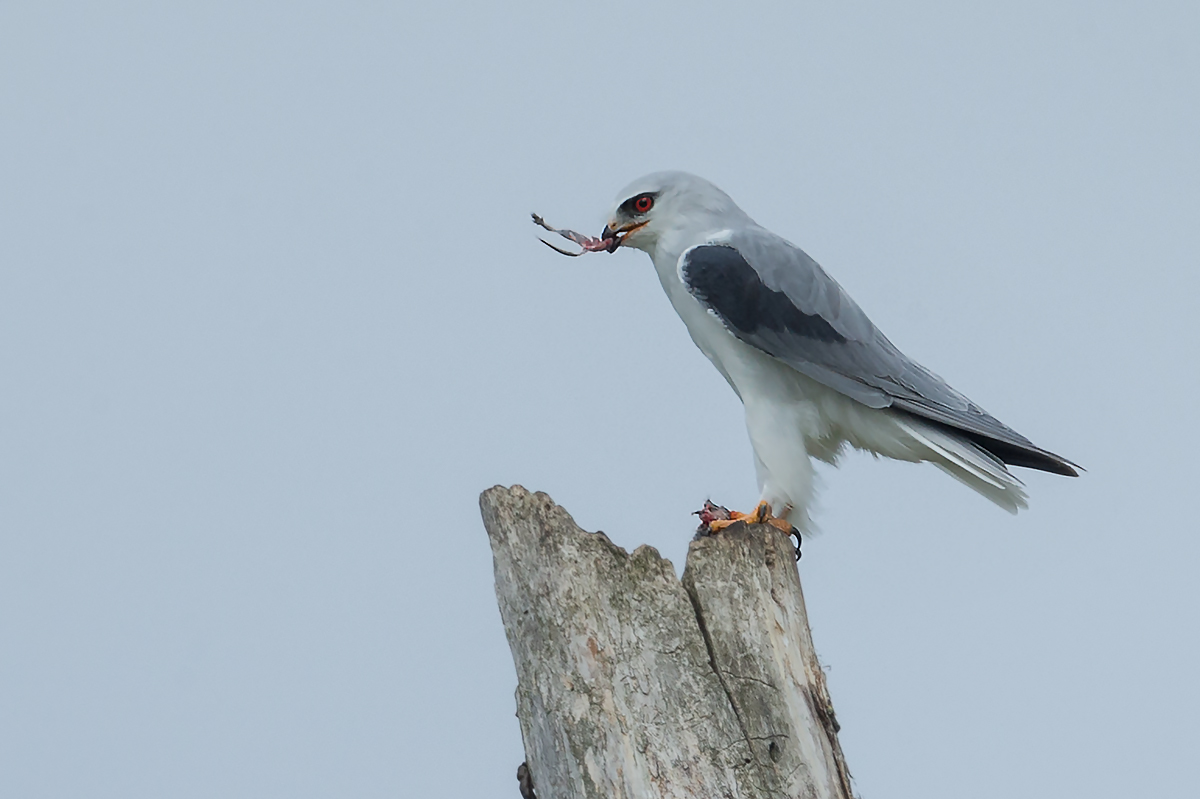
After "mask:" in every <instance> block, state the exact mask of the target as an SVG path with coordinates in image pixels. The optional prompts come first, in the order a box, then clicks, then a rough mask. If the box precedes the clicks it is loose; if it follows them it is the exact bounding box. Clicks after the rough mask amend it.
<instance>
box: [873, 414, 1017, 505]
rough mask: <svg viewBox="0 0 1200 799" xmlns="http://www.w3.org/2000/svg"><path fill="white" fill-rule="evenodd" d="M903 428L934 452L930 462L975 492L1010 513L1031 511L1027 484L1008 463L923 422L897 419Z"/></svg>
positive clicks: (966, 441)
mask: <svg viewBox="0 0 1200 799" xmlns="http://www.w3.org/2000/svg"><path fill="white" fill-rule="evenodd" d="M897 421H898V422H899V423H900V426H901V427H903V428H904V429H905V431H907V432H908V434H909V435H911V436H912V437H913V438H914V439H916V441H917V442H919V443H920V444H921V445H923V446H924V447H925V448H926V449H928V450H929V451H930V457H929V458H928V460H929V462H930V463H932V464H933V465H935V466H937V467H938V468H939V469H941V470H942V471H943V472H945V473H946V474H948V475H950V476H951V477H953V478H954V479H956V480H958V481H959V482H961V483H963V484H964V485H966V486H968V487H969V488H972V489H974V490H975V491H977V492H978V493H980V494H982V495H983V496H985V497H987V498H988V499H990V500H991V501H992V502H994V503H996V504H997V505H999V506H1000V507H1002V508H1004V509H1005V510H1006V511H1008V512H1009V513H1016V512H1017V511H1019V510H1021V509H1022V508H1027V507H1029V502H1028V495H1027V494H1026V493H1025V484H1024V483H1022V482H1021V481H1020V480H1018V479H1017V478H1016V477H1014V476H1013V473H1012V472H1010V471H1009V470H1008V468H1007V467H1006V466H1005V465H1004V462H1003V461H1001V460H1000V459H999V458H996V457H995V456H993V455H992V454H991V453H990V452H986V451H984V450H982V449H980V448H979V447H977V446H976V445H975V444H973V443H971V442H970V441H969V440H968V439H966V438H963V437H960V436H957V435H955V434H954V433H953V432H951V431H950V430H947V429H945V428H941V427H935V426H933V425H930V424H926V423H924V422H922V421H920V420H919V419H915V418H909V419H897Z"/></svg>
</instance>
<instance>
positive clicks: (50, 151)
mask: <svg viewBox="0 0 1200 799" xmlns="http://www.w3.org/2000/svg"><path fill="white" fill-rule="evenodd" d="M103 5H104V6H105V7H104V8H103V9H101V8H98V7H97V5H95V4H87V5H85V4H59V3H53V2H44V1H40V2H36V3H34V2H7V3H5V4H3V6H0V108H2V112H0V374H2V375H3V386H4V387H3V390H0V642H2V643H0V794H2V795H4V796H14V797H16V796H20V797H79V796H114V797H163V796H170V797H213V796H222V797H262V796H288V797H324V796H361V797H375V796H378V797H384V796H414V797H415V796H450V797H459V796H461V797H506V796H507V797H515V796H516V784H515V780H514V778H513V773H514V770H515V768H516V766H517V764H518V763H520V761H521V759H522V753H521V744H520V736H519V731H518V727H517V723H516V720H515V718H514V716H513V713H514V703H513V696H512V692H513V689H514V687H515V677H514V673H513V669H512V665H511V660H510V657H509V653H508V647H507V643H506V641H505V639H504V634H503V630H502V628H501V625H500V619H499V614H498V613H497V611H496V607H495V599H494V595H493V592H492V575H491V558H490V553H489V551H488V547H487V541H486V537H485V535H484V533H483V529H482V525H481V523H480V521H479V518H478V511H477V506H476V497H477V495H478V493H479V491H480V490H482V489H483V488H486V487H488V486H490V485H492V484H495V483H505V484H507V483H513V482H520V483H522V484H523V485H525V486H527V487H529V488H531V489H539V490H544V491H548V492H549V493H550V494H551V495H552V496H553V497H554V498H555V499H556V500H557V501H558V502H559V503H561V504H563V505H564V506H565V507H567V508H568V509H569V510H570V511H571V512H572V513H573V514H574V516H575V518H576V520H577V521H579V523H580V524H581V525H583V526H584V527H586V528H588V529H603V530H605V531H606V532H608V533H609V534H610V535H611V536H612V538H613V539H614V540H616V541H617V542H618V543H620V544H623V545H625V546H627V547H633V546H635V545H637V544H639V543H642V542H647V543H650V544H653V545H654V546H656V547H658V548H659V550H660V551H662V552H663V553H664V554H665V555H667V556H668V557H670V558H671V559H672V560H673V561H674V562H675V563H676V565H677V566H681V565H682V561H683V555H684V553H685V551H686V546H687V542H688V540H689V538H690V535H691V530H692V524H693V521H692V520H691V519H690V518H689V516H688V513H689V512H691V511H692V510H694V509H696V508H697V507H699V505H700V503H701V502H702V501H703V500H704V499H705V497H707V496H712V497H713V498H714V499H716V500H718V501H721V502H723V503H725V504H729V505H732V506H735V507H737V506H746V505H749V504H750V503H751V502H752V501H753V500H754V499H755V497H756V492H755V488H754V482H753V468H752V465H751V463H752V462H751V455H750V449H749V444H748V442H747V440H746V436H745V432H744V429H743V425H742V420H741V411H740V408H739V406H738V404H737V400H736V398H735V397H734V396H733V394H732V392H731V391H730V390H729V389H728V387H727V386H726V385H725V384H724V382H723V381H722V379H721V378H720V376H719V375H718V374H717V373H716V371H715V370H714V369H713V368H712V367H711V366H710V365H709V364H708V363H707V361H705V360H704V358H703V356H702V355H701V354H700V353H699V352H698V351H696V350H695V348H694V347H693V346H692V344H691V342H690V341H689V340H688V338H687V335H686V333H685V331H684V329H683V326H682V324H681V323H680V321H679V320H678V319H677V318H676V317H675V315H674V314H673V312H672V311H671V309H670V307H669V305H668V304H667V301H666V299H665V298H664V297H663V296H662V292H661V290H660V288H659V287H658V285H657V281H656V279H655V277H654V275H653V272H652V270H651V267H650V263H649V260H648V259H647V258H646V256H645V255H643V254H641V253H635V252H622V253H619V254H617V255H614V256H593V257H588V258H581V259H578V260H568V259H565V258H561V257H559V256H557V255H555V254H554V253H552V252H550V251H549V250H547V249H546V248H545V247H543V246H542V245H541V244H539V243H537V240H536V237H535V232H536V231H535V230H534V229H533V226H532V225H531V224H530V223H529V221H528V214H529V212H530V211H535V210H536V211H538V212H539V213H541V214H543V215H544V216H546V218H547V219H548V220H549V221H551V222H552V223H553V224H557V225H562V226H567V227H572V228H576V229H579V230H586V231H588V232H591V233H596V232H598V230H599V228H600V226H601V225H602V224H603V222H604V212H605V210H606V209H607V207H608V204H609V202H610V201H611V200H612V196H613V194H614V192H615V191H616V190H618V189H619V188H620V187H621V186H623V185H625V184H626V183H627V182H628V181H629V180H631V179H633V178H635V177H637V176H639V175H641V174H642V173H645V172H649V171H652V170H656V169H663V168H682V169H687V170H690V171H694V172H697V173H699V174H702V175H704V176H706V177H708V178H710V179H711V180H713V181H715V182H716V183H717V184H718V185H720V186H722V187H723V188H724V189H726V190H727V191H728V192H729V193H730V194H732V195H733V197H734V198H735V199H736V200H738V201H739V203H740V204H741V205H742V206H743V207H744V208H745V209H746V210H747V211H748V212H749V213H750V214H751V215H753V216H754V217H755V218H756V219H757V220H758V221H759V222H761V223H762V224H764V225H766V226H768V227H770V228H772V229H774V230H775V231H777V232H779V233H780V234H782V235H784V236H786V237H788V238H790V239H792V240H793V241H795V242H796V243H798V244H800V245H801V246H802V247H804V248H805V249H806V250H807V251H808V252H809V253H810V254H811V255H813V256H814V257H815V258H816V259H817V260H818V261H820V262H821V263H822V264H823V265H824V266H825V267H826V269H827V270H829V271H830V272H831V273H832V274H833V275H834V276H835V277H836V278H837V279H838V280H839V281H840V282H841V283H842V284H843V285H844V286H845V287H846V288H847V289H848V290H849V291H850V292H851V294H853V296H854V297H855V298H856V299H857V300H858V301H859V303H860V304H861V305H862V306H863V307H864V309H866V311H867V312H868V313H869V314H870V315H871V316H872V318H873V319H874V321H875V322H876V323H877V324H878V325H879V326H880V327H881V328H883V330H884V331H885V332H887V334H888V335H889V336H890V337H891V338H892V340H893V341H894V342H895V343H896V344H897V345H898V346H900V347H901V348H902V349H904V350H905V351H906V352H907V353H908V354H909V355H911V356H913V357H914V358H916V359H918V360H920V361H921V362H923V363H924V364H926V365H927V366H929V367H930V368H932V369H934V370H935V371H937V372H938V373H940V374H941V375H943V376H944V377H945V378H947V380H949V381H950V383H951V384H952V385H954V386H955V387H957V388H958V389H960V390H962V391H963V392H965V393H966V394H968V395H969V396H970V397H972V398H973V399H975V400H976V401H977V402H979V403H981V404H982V405H983V406H984V407H986V408H988V410H989V411H991V412H992V413H994V414H995V415H997V416H998V417H999V418H1000V419H1002V420H1004V421H1005V422H1007V423H1008V424H1010V425H1012V426H1013V427H1015V428H1016V429H1018V430H1019V431H1021V432H1022V433H1024V434H1026V435H1028V436H1029V437H1031V438H1032V439H1033V440H1034V441H1036V442H1037V443H1039V444H1041V445H1043V446H1045V447H1048V448H1050V449H1053V450H1055V451H1057V452H1061V453H1063V454H1064V455H1066V456H1068V457H1070V458H1072V459H1073V460H1076V461H1078V462H1079V463H1081V464H1083V465H1084V466H1085V467H1087V468H1088V470H1089V471H1088V473H1087V474H1086V475H1085V476H1084V477H1082V478H1081V479H1078V480H1065V479H1062V478H1055V477H1051V476H1046V475H1041V474H1030V473H1026V474H1025V475H1023V476H1024V477H1026V478H1027V482H1028V484H1029V489H1030V494H1031V500H1032V501H1031V509H1030V511H1029V512H1028V513H1025V514H1022V515H1021V516H1019V517H1016V518H1013V517H1010V516H1008V515H1007V514H1005V513H1003V512H1001V511H999V510H997V509H996V508H994V507H992V506H991V505H990V504H989V503H987V502H986V501H984V500H983V499H981V498H979V497H978V496H975V495H974V494H972V493H971V492H970V491H968V490H966V489H965V488H963V487H962V486H960V485H958V484H957V483H955V482H954V481H952V480H950V479H948V478H946V477H945V476H944V475H943V474H941V473H940V472H938V471H937V470H935V469H933V468H931V467H928V466H925V467H914V466H907V465H901V464H895V463H890V462H876V461H873V460H871V459H870V458H867V457H864V456H861V455H859V456H851V457H848V458H847V459H846V461H845V463H844V466H843V467H842V468H841V469H839V470H836V471H834V470H825V471H824V472H823V482H824V485H825V488H824V491H823V493H822V495H821V503H820V506H819V508H818V510H817V520H818V522H819V523H820V525H821V527H822V528H823V530H824V533H823V534H822V535H821V536H819V537H818V538H816V539H815V540H813V541H811V542H809V543H808V544H807V546H806V551H805V557H804V560H803V562H802V564H801V573H802V577H803V580H804V585H805V589H806V592H807V597H808V602H809V612H810V616H811V620H812V624H813V632H814V635H815V638H816V642H817V646H818V649H819V650H820V653H821V656H822V658H823V660H824V661H825V662H826V663H827V664H828V666H829V668H830V672H829V677H830V687H831V691H832V694H833V699H834V701H835V703H836V706H837V711H838V716H839V719H840V720H841V722H842V726H843V733H842V743H843V746H844V748H845V751H846V755H847V758H848V760H849V763H850V766H851V768H852V770H853V772H854V774H855V776H856V779H857V782H856V785H857V788H858V790H859V791H860V792H861V793H862V794H863V795H864V796H866V797H882V796H889V797H916V796H921V797H955V799H958V798H959V797H963V796H970V797H1011V796H1022V797H1042V796H1044V797H1060V796H1065V795H1073V796H1089V797H1125V796H1133V795H1137V796H1152V795H1159V796H1168V795H1176V796H1178V795H1185V794H1186V793H1188V792H1189V791H1190V790H1191V789H1192V788H1193V786H1194V776H1195V752H1196V749H1197V747H1198V746H1200V721H1198V720H1200V688H1198V687H1197V686H1198V684H1200V683H1198V682H1197V680H1196V675H1197V674H1198V673H1200V640H1198V638H1197V634H1196V630H1197V628H1198V626H1200V625H1198V622H1197V609H1198V604H1200V602H1198V600H1200V589H1198V588H1197V584H1196V578H1195V572H1196V563H1197V561H1198V560H1200V542H1198V539H1197V536H1196V534H1195V533H1196V528H1197V523H1196V520H1195V516H1194V514H1195V511H1194V507H1195V501H1194V495H1195V488H1194V485H1193V482H1194V476H1195V474H1196V467H1195V464H1194V460H1193V456H1192V451H1193V449H1194V448H1195V447H1196V446H1197V444H1200V440H1198V439H1200V430H1198V426H1200V425H1198V423H1197V417H1196V413H1195V411H1194V408H1193V406H1194V403H1195V398H1196V396H1197V392H1198V390H1200V379H1198V377H1197V375H1198V372H1197V366H1196V363H1197V352H1198V345H1200V341H1198V338H1200V337H1198V335H1197V333H1196V328H1195V325H1194V319H1195V310H1194V309H1195V303H1196V298H1197V296H1198V294H1200V277H1198V274H1197V253H1200V233H1198V231H1200V224H1198V222H1200V148H1198V147H1197V142H1200V56H1198V54H1197V53H1198V51H1197V49H1196V47H1195V40H1196V36H1197V33H1198V32H1200V11H1197V7H1196V5H1195V4H1194V3H1183V2H1180V3H1150V4H1132V3H1130V4H1124V7H1122V6H1121V5H1118V4H1112V3H1094V2H1091V3H1084V2H1063V3H1055V4H1049V6H1048V4H1045V3H1033V2H1015V3H1003V4H994V3H993V4H978V3H975V4H963V3H929V2H914V3H905V4H902V5H903V7H902V8H901V7H900V6H901V4H878V3H877V4H872V7H866V6H863V7H859V8H856V9H849V8H846V7H843V6H836V7H835V6H833V5H830V4H823V5H821V6H819V7H818V6H815V5H814V4H785V3H775V4H766V3H751V4H743V7H742V8H741V10H740V11H738V12H736V13H734V12H732V11H731V10H730V6H728V4H711V5H705V4H695V3H686V4H684V3H676V4H667V3H663V4H640V3H623V2H610V3H606V4H603V5H592V6H584V5H582V4H581V5H578V6H576V5H569V4H563V3H550V2H546V3H541V4H534V3H524V4H515V3H506V4H483V3H477V4H453V3H444V4H439V5H437V6H436V7H435V6H433V5H432V4H429V5H427V6H415V5H414V4H374V3H326V4H318V3H278V4H274V5H271V4H246V3H220V2H213V0H206V2H204V3H193V4H184V3H173V4H168V7H163V5H162V4H152V3H107V4H103ZM189 6H190V7H189Z"/></svg>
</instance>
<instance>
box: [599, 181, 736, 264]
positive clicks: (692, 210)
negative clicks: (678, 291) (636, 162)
mask: <svg viewBox="0 0 1200 799" xmlns="http://www.w3.org/2000/svg"><path fill="white" fill-rule="evenodd" d="M737 222H743V223H750V224H753V223H752V222H751V220H750V217H748V216H746V214H745V212H744V211H742V209H741V208H738V207H737V204H736V203H734V201H733V200H732V199H730V197H729V195H728V194H726V193H725V192H723V191H721V190H720V189H718V188H717V187H716V186H714V185H713V184H711V183H709V182H708V181H707V180H705V179H704V178H700V177H696V176H695V175H691V174H688V173H687V172H655V173H653V174H651V175H646V176H645V177H643V178H639V179H637V180H635V181H634V182H633V183H630V184H629V185H628V186H627V187H626V188H625V189H624V190H622V191H621V193H620V194H618V195H617V200H616V202H615V203H614V205H613V210H612V212H611V213H610V214H609V218H608V225H607V226H606V227H605V228H604V233H603V234H602V238H604V239H609V240H611V241H612V242H613V243H612V244H611V245H610V246H609V251H610V252H612V251H613V250H616V248H617V247H620V246H626V247H633V248H635V249H638V250H643V251H645V252H648V253H651V254H653V253H654V249H655V248H656V247H657V246H658V244H659V242H660V241H661V240H663V239H664V238H669V237H670V235H671V234H672V233H681V232H687V231H702V230H719V229H721V228H725V227H729V226H730V224H733V223H737Z"/></svg>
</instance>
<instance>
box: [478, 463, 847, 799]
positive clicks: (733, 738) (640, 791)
mask: <svg viewBox="0 0 1200 799" xmlns="http://www.w3.org/2000/svg"><path fill="white" fill-rule="evenodd" d="M480 507H481V510H482V512H483V519H484V525H485V527H486V528H487V532H488V538H489V540H490V541H491V546H492V555H493V559H494V565H495V578H496V597H497V600H498V602H499V605H500V614H501V618H502V619H503V621H504V627H505V632H506V633H507V636H508V641H509V645H510V648H511V649H512V655H513V661H514V663H515V665H516V671H517V683H518V684H517V715H518V717H519V719H520V724H521V736H522V739H523V741H524V744H525V754H526V761H527V768H526V770H525V771H524V772H523V774H524V776H525V778H526V779H525V780H524V781H523V785H526V784H527V787H529V789H530V790H531V791H536V793H537V796H538V797H540V799H558V798H559V797H588V798H589V799H590V798H591V797H595V799H601V797H603V799H619V798H622V797H628V799H647V798H650V799H657V798H658V797H673V798H674V797H678V798H679V799H683V798H684V797H688V798H689V799H691V798H692V797H725V796H729V797H742V798H743V799H758V797H762V798H763V799H766V797H793V796H805V797H815V798H816V799H825V798H826V797H830V798H831V799H832V798H834V797H836V798H838V799H850V797H851V795H852V794H851V791H850V778H849V772H848V771H847V769H846V765H845V761H844V759H843V757H842V752H841V747H840V745H839V744H838V740H837V729H838V727H837V722H836V720H835V717H834V714H833V705H832V703H831V702H830V700H829V694H828V691H827V690H826V686H825V675H824V672H823V671H822V670H821V667H820V664H819V663H818V661H817V657H816V653H815V651H814V650H813V645H812V637H811V634H810V632H809V628H808V620H807V616H806V613H805V608H804V597H803V593H802V592H801V589H800V580H799V575H798V573H797V571H796V564H795V559H794V550H793V547H792V545H791V543H790V541H789V539H788V537H787V535H786V534H785V533H784V532H782V531H781V530H779V529H777V528H775V527H772V526H770V525H766V524H735V525H732V526H729V527H727V528H726V529H724V530H723V531H722V532H721V533H719V534H717V535H712V536H706V537H702V538H699V539H697V540H695V541H693V542H692V544H691V546H690V549H689V552H688V558H687V566H686V568H685V570H684V575H683V579H682V580H680V579H679V578H678V577H677V576H676V574H675V569H674V567H673V566H672V565H671V563H670V562H669V561H667V560H665V559H664V558H662V557H660V556H659V554H658V552H656V551H655V550H654V549H653V548H651V547H647V546H642V547H639V548H637V549H636V550H635V551H634V552H633V553H628V552H626V551H625V550H624V549H622V548H621V547H618V546H616V545H615V544H613V543H612V542H611V541H610V540H609V539H608V537H607V536H606V535H604V534H603V533H588V532H585V531H583V530H581V529H580V528H579V527H578V526H576V525H575V523H574V521H573V520H572V519H571V517H570V515H569V514H568V513H567V512H566V511H565V510H563V509H562V508H560V507H558V506H557V505H555V504H554V502H553V501H551V499H550V498H549V497H548V496H546V495H545V494H540V493H536V494H535V493H530V492H528V491H526V490H525V489H524V488H521V487H520V486H514V487H512V488H502V487H496V488H492V489H489V490H488V491H485V492H484V493H483V495H482V496H481V497H480Z"/></svg>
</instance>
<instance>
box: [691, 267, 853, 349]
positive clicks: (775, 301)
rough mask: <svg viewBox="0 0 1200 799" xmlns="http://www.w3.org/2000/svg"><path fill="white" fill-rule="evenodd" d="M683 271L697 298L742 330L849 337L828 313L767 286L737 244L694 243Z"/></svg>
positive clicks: (834, 340)
mask: <svg viewBox="0 0 1200 799" xmlns="http://www.w3.org/2000/svg"><path fill="white" fill-rule="evenodd" d="M679 271H680V273H681V274H682V276H683V282H684V284H685V285H686V286H687V287H688V290H689V291H691V293H692V294H693V295H694V296H695V297H696V299H698V300H700V301H701V302H703V303H704V304H705V305H707V306H708V307H709V308H712V309H713V311H715V312H716V314H717V315H718V316H720V317H721V319H722V320H723V321H724V322H725V324H727V325H729V326H730V327H731V328H733V329H734V331H735V332H737V333H738V334H739V335H742V334H744V335H747V336H753V335H754V334H755V333H757V332H759V331H760V330H770V331H773V332H775V333H784V332H787V333H792V334H793V335H796V336H802V337H804V338H808V339H815V340H816V341H822V342H826V343H842V342H845V341H846V338H845V336H843V335H842V334H841V333H839V332H837V330H835V329H834V328H833V325H831V324H829V322H827V321H825V319H823V318H822V317H820V316H818V315H816V314H807V313H805V312H804V311H802V310H801V309H800V308H799V307H798V306H797V305H796V304H795V303H794V302H792V300H791V298H790V297H788V296H787V295H786V294H784V293H783V292H782V291H774V290H773V289H769V288H767V287H766V286H765V285H764V284H763V282H762V280H761V279H760V278H759V276H758V273H757V272H755V271H754V267H752V266H750V264H749V262H747V261H746V259H745V258H743V257H742V254H741V253H740V252H738V251H737V250H736V249H735V248H733V247H729V246H726V245H723V244H714V245H706V246H701V247H693V248H692V249H691V250H688V252H687V254H686V256H685V257H684V260H683V264H682V265H681V266H680V270H679Z"/></svg>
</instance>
